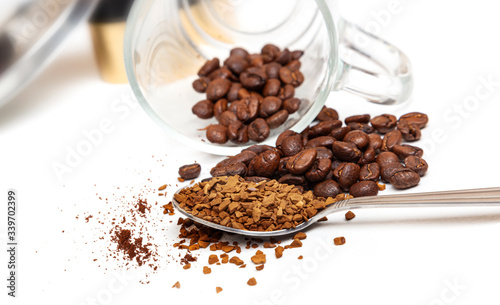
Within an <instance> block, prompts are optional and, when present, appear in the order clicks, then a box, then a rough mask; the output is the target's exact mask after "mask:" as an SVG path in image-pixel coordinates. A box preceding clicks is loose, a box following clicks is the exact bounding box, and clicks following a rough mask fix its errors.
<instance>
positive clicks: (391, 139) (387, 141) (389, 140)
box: [380, 130, 403, 151]
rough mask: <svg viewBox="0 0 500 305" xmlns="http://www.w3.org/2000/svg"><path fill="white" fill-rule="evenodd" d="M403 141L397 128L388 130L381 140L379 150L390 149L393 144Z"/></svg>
mask: <svg viewBox="0 0 500 305" xmlns="http://www.w3.org/2000/svg"><path fill="white" fill-rule="evenodd" d="M402 142H403V135H401V132H400V131H399V130H393V131H391V132H388V133H387V134H386V135H385V136H384V139H383V140H382V147H381V148H380V150H382V151H391V150H392V148H393V147H394V146H395V145H399V144H401V143H402Z"/></svg>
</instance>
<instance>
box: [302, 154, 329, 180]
mask: <svg viewBox="0 0 500 305" xmlns="http://www.w3.org/2000/svg"><path fill="white" fill-rule="evenodd" d="M331 166H332V161H331V160H330V159H324V158H323V159H316V161H314V164H313V166H312V167H311V168H310V169H309V170H308V171H307V172H306V174H305V176H306V179H307V180H309V181H311V182H319V181H323V180H325V178H326V175H328V173H329V172H330V170H331V169H330V167H331Z"/></svg>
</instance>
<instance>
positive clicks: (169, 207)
mask: <svg viewBox="0 0 500 305" xmlns="http://www.w3.org/2000/svg"><path fill="white" fill-rule="evenodd" d="M163 208H164V209H165V210H163V214H168V215H174V212H175V210H174V206H173V204H172V202H169V203H167V204H165V205H164V206H163Z"/></svg>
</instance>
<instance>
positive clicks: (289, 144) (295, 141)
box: [281, 134, 304, 157]
mask: <svg viewBox="0 0 500 305" xmlns="http://www.w3.org/2000/svg"><path fill="white" fill-rule="evenodd" d="M302 143H303V142H302V136H301V135H300V134H295V135H292V136H289V137H287V138H284V139H283V140H282V141H281V151H282V152H283V154H284V155H285V156H287V157H290V156H295V155H296V154H298V153H299V152H300V151H301V150H302V149H304V145H303V144H302Z"/></svg>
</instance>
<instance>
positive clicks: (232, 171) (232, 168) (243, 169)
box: [212, 163, 247, 177]
mask: <svg viewBox="0 0 500 305" xmlns="http://www.w3.org/2000/svg"><path fill="white" fill-rule="evenodd" d="M246 174H247V166H246V165H245V164H243V163H234V164H230V165H227V166H221V167H215V168H214V170H213V172H212V176H213V177H221V176H235V175H239V176H241V177H245V176H246Z"/></svg>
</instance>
